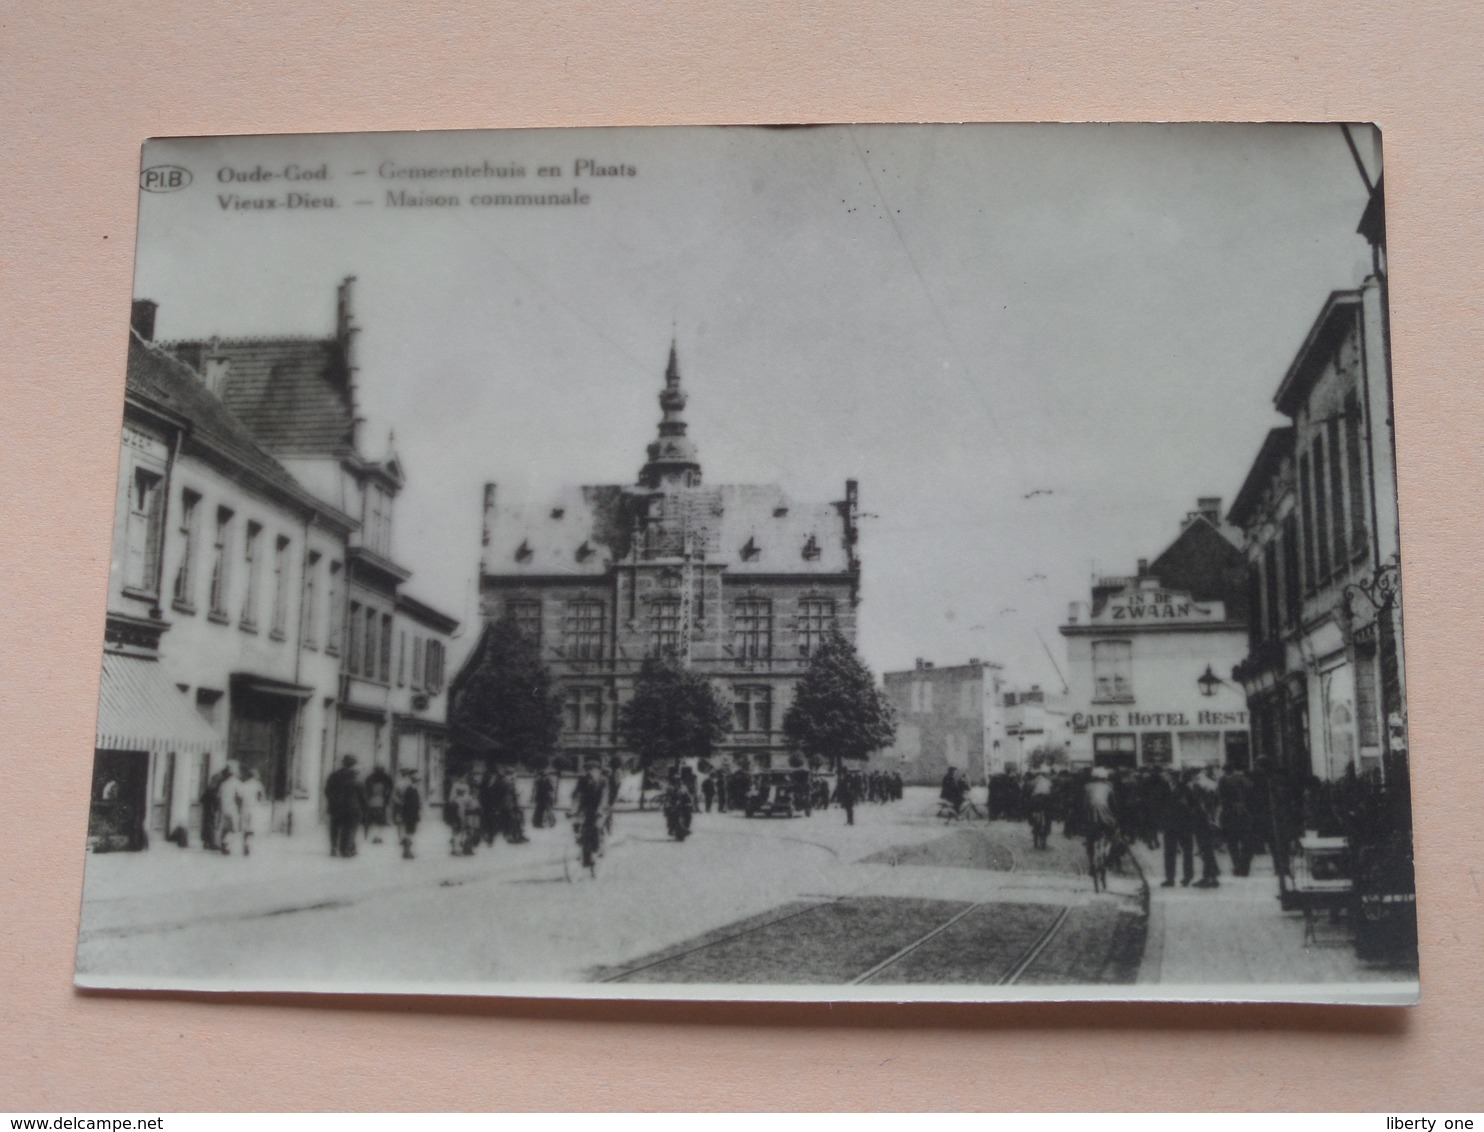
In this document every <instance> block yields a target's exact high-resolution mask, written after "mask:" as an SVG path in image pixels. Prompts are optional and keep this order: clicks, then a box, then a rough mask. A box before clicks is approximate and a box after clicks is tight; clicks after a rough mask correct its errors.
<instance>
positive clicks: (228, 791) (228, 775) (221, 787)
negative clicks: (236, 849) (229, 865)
mask: <svg viewBox="0 0 1484 1132" xmlns="http://www.w3.org/2000/svg"><path fill="white" fill-rule="evenodd" d="M237 773H238V767H237V763H236V761H235V760H233V759H228V760H227V763H226V765H225V766H223V767H222V771H221V775H220V776H219V777H218V779H217V783H216V804H215V807H214V808H215V810H216V847H217V848H218V849H219V850H220V851H221V852H222V853H224V854H226V853H230V852H232V846H231V838H232V834H233V833H234V832H236V829H237V815H236V814H235V813H234V812H233V807H232V792H233V790H235V789H236V787H237Z"/></svg>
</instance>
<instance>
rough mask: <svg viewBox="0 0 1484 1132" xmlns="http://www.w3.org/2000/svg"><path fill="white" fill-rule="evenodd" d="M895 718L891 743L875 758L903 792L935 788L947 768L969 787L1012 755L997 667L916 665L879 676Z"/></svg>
mask: <svg viewBox="0 0 1484 1132" xmlns="http://www.w3.org/2000/svg"><path fill="white" fill-rule="evenodd" d="M882 682H883V684H884V685H885V688H886V696H887V699H888V700H890V701H891V706H892V709H893V710H894V711H895V712H896V719H897V737H896V740H895V742H893V744H892V746H891V747H890V748H889V749H888V750H886V751H884V752H882V754H881V755H880V756H878V758H879V759H880V760H881V761H882V762H884V763H887V764H888V765H893V769H896V770H899V771H900V772H901V775H902V781H903V782H905V783H906V784H907V785H909V786H936V785H938V784H939V783H940V782H942V780H943V774H944V772H945V771H947V770H948V768H949V767H954V768H956V769H958V770H961V771H963V772H964V774H965V775H966V776H967V777H968V779H969V782H970V783H971V784H973V785H981V786H982V785H983V784H984V783H985V782H987V781H988V779H989V776H990V775H992V774H998V773H999V772H1000V771H1002V770H1004V769H1005V762H1006V759H1007V758H1008V759H1009V760H1010V761H1011V762H1014V761H1015V758H1016V754H1015V753H1014V752H1013V751H1012V748H1011V747H1010V745H1009V744H1008V743H1007V734H1006V731H1005V709H1004V700H1005V680H1004V673H1003V669H1002V668H1001V666H1000V665H998V664H994V663H992V662H990V661H983V660H978V659H974V660H970V661H969V662H968V663H967V664H950V665H944V666H943V667H941V668H939V667H937V666H935V665H934V664H933V663H932V662H931V661H926V660H921V659H919V660H918V661H917V664H916V666H915V667H913V668H911V669H909V670H907V671H904V672H887V673H885V674H884V675H883V676H882Z"/></svg>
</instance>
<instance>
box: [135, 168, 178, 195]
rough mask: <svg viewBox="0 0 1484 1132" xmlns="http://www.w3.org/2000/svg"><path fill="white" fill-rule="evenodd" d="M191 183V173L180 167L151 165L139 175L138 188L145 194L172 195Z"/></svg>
mask: <svg viewBox="0 0 1484 1132" xmlns="http://www.w3.org/2000/svg"><path fill="white" fill-rule="evenodd" d="M190 183H191V171H190V170H189V169H187V168H185V167H184V166H182V165H151V166H150V167H149V168H148V169H145V170H142V171H141V172H140V174H139V187H140V188H141V189H143V190H144V191H145V192H147V193H173V192H177V191H178V190H180V189H183V188H185V187H186V186H187V185H189V184H190Z"/></svg>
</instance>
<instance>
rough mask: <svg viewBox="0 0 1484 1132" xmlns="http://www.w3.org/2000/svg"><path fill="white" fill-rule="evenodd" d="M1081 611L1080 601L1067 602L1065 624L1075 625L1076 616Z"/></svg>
mask: <svg viewBox="0 0 1484 1132" xmlns="http://www.w3.org/2000/svg"><path fill="white" fill-rule="evenodd" d="M1081 612H1082V603H1081V602H1080V601H1074V602H1070V603H1068V605H1067V624H1068V625H1075V624H1077V617H1078V615H1079V614H1080V613H1081Z"/></svg>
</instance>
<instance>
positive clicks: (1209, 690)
mask: <svg viewBox="0 0 1484 1132" xmlns="http://www.w3.org/2000/svg"><path fill="white" fill-rule="evenodd" d="M1195 682H1196V683H1197V684H1199V685H1200V686H1201V695H1203V696H1214V695H1215V694H1216V687H1217V685H1219V684H1222V683H1225V681H1223V680H1222V679H1221V677H1220V676H1217V675H1216V673H1214V672H1212V671H1211V666H1210V665H1209V664H1208V665H1206V671H1204V672H1202V673H1201V674H1200V675H1199V676H1198V677H1196V681H1195Z"/></svg>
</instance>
